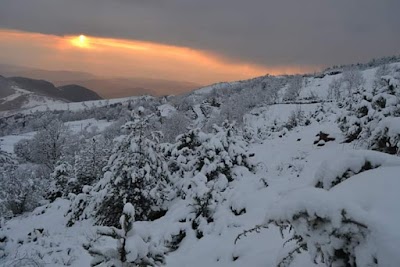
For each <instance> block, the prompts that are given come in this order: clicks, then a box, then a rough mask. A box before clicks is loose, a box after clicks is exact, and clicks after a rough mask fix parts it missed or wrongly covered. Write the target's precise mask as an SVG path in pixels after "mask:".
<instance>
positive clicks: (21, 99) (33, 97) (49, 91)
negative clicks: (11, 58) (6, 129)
mask: <svg viewBox="0 0 400 267" xmlns="http://www.w3.org/2000/svg"><path fill="white" fill-rule="evenodd" d="M101 99H102V98H101V97H100V96H99V95H98V94H97V93H95V92H93V91H92V90H90V89H87V88H85V87H83V86H79V85H75V84H73V85H65V86H60V87H56V86H55V85H54V84H53V83H51V82H48V81H45V80H36V79H31V78H26V77H10V78H6V77H3V76H0V111H5V110H12V109H24V108H31V107H34V106H38V105H43V104H50V103H67V102H82V101H89V100H101Z"/></svg>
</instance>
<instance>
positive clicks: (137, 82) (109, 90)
mask: <svg viewBox="0 0 400 267" xmlns="http://www.w3.org/2000/svg"><path fill="white" fill-rule="evenodd" d="M0 75H3V76H4V77H26V78H31V79H39V80H40V79H43V80H46V81H49V82H51V83H53V84H55V85H56V86H64V85H70V84H78V85H80V86H84V87H86V88H88V89H90V90H92V91H95V92H96V93H98V94H99V95H100V96H102V97H104V98H119V97H128V96H140V95H152V96H163V95H171V94H172V95H178V94H182V93H187V92H190V91H193V90H195V89H197V88H200V87H202V86H203V85H201V84H197V83H192V82H186V81H173V80H164V79H155V78H143V77H102V76H96V75H94V74H91V73H88V72H81V71H66V70H43V69H36V68H30V67H25V66H16V65H8V64H0Z"/></svg>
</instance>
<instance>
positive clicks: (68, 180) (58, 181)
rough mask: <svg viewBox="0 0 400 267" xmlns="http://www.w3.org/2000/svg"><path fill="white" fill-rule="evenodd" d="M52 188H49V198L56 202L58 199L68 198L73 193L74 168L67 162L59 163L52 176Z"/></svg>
mask: <svg viewBox="0 0 400 267" xmlns="http://www.w3.org/2000/svg"><path fill="white" fill-rule="evenodd" d="M50 178H51V187H50V188H48V192H47V198H48V199H49V200H55V199H56V198H58V197H66V196H68V194H69V193H71V192H73V188H74V185H73V182H74V181H75V179H74V173H73V167H72V166H71V165H70V164H69V163H68V162H66V161H62V160H61V161H59V162H58V163H57V165H56V167H55V168H54V171H53V172H52V173H51V174H50Z"/></svg>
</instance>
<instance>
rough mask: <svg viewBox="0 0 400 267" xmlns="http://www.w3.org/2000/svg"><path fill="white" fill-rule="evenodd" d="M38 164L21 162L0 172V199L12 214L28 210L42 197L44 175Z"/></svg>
mask: <svg viewBox="0 0 400 267" xmlns="http://www.w3.org/2000/svg"><path fill="white" fill-rule="evenodd" d="M39 168H40V166H36V165H32V164H22V165H18V166H9V167H8V168H5V169H3V170H2V171H1V172H0V201H1V203H0V204H1V205H4V206H3V208H5V209H6V210H8V211H10V212H11V214H12V215H18V214H21V213H23V212H26V211H30V210H32V209H34V208H35V207H37V206H38V205H39V202H40V200H42V199H43V188H44V180H43V179H44V177H41V176H40V173H41V172H40V170H39Z"/></svg>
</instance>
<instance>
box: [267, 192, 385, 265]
mask: <svg viewBox="0 0 400 267" xmlns="http://www.w3.org/2000/svg"><path fill="white" fill-rule="evenodd" d="M365 214H366V212H365V211H363V210H361V209H360V208H358V207H356V206H351V205H347V204H346V203H344V202H342V201H339V200H338V199H335V198H332V197H331V196H330V195H329V193H328V192H326V191H325V190H323V189H303V190H298V191H296V192H294V193H292V194H290V195H289V196H286V199H285V200H281V202H280V203H279V204H278V205H277V207H275V208H274V209H273V210H271V211H269V212H268V214H267V217H266V221H265V225H270V224H273V225H276V226H278V227H279V228H280V230H281V233H282V234H283V233H284V232H285V231H286V230H290V231H293V233H292V236H291V237H290V239H289V240H288V241H287V242H291V241H295V244H294V245H293V247H292V248H291V249H290V251H289V252H288V253H287V254H286V255H285V256H283V257H282V258H280V259H278V266H282V267H283V266H289V265H290V263H291V262H292V261H293V259H294V257H295V255H296V254H298V253H301V252H303V251H308V253H309V254H310V256H311V257H312V259H313V261H314V262H315V263H318V262H321V263H324V264H325V265H326V266H349V267H350V266H351V267H356V266H378V260H377V258H376V254H375V250H374V248H373V245H372V242H371V241H370V240H369V236H370V234H371V230H370V229H369V227H368V224H367V222H368V220H367V219H366V216H365Z"/></svg>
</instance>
